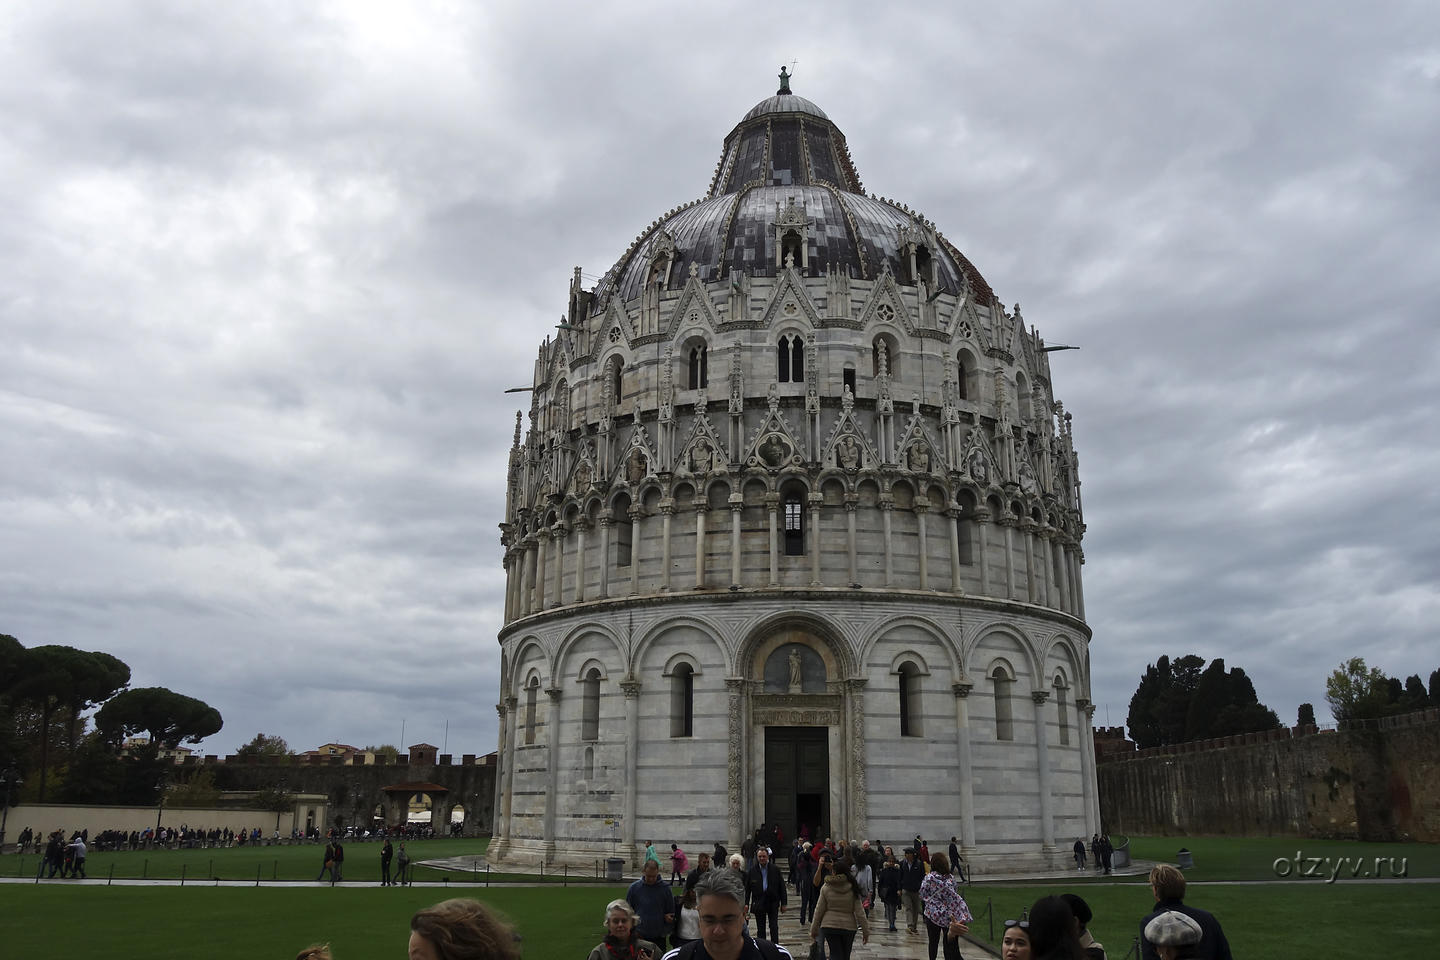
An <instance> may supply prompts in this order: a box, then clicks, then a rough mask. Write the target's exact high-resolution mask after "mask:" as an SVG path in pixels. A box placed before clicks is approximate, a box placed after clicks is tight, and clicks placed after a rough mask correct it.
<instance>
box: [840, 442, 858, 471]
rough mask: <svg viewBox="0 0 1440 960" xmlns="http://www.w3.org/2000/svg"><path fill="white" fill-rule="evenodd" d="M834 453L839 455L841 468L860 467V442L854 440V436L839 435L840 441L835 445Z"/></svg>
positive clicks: (855, 468) (852, 468)
mask: <svg viewBox="0 0 1440 960" xmlns="http://www.w3.org/2000/svg"><path fill="white" fill-rule="evenodd" d="M835 453H836V456H838V457H839V460H840V467H841V468H842V469H845V470H859V469H860V444H858V443H856V442H855V438H854V437H852V436H848V435H847V436H844V437H841V438H840V442H839V443H837V444H836V445H835Z"/></svg>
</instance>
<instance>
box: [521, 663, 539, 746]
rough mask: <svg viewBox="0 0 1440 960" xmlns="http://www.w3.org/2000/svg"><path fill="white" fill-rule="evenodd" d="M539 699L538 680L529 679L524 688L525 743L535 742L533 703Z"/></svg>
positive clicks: (535, 678) (534, 678)
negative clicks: (527, 684)
mask: <svg viewBox="0 0 1440 960" xmlns="http://www.w3.org/2000/svg"><path fill="white" fill-rule="evenodd" d="M539 697H540V678H539V677H531V678H530V684H529V686H527V687H526V688H525V742H526V743H527V744H529V743H534V742H535V725H536V720H535V702H536V700H538V699H539Z"/></svg>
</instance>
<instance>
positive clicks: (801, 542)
mask: <svg viewBox="0 0 1440 960" xmlns="http://www.w3.org/2000/svg"><path fill="white" fill-rule="evenodd" d="M804 555H805V506H804V504H802V503H801V502H800V501H799V499H797V498H792V499H789V500H786V501H785V556H787V557H803V556H804Z"/></svg>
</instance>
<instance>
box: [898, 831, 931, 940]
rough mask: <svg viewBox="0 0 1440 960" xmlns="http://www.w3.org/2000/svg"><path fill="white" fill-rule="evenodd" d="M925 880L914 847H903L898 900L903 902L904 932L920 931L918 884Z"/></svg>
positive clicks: (923, 869)
mask: <svg viewBox="0 0 1440 960" xmlns="http://www.w3.org/2000/svg"><path fill="white" fill-rule="evenodd" d="M924 880H925V865H924V864H922V863H921V862H920V860H919V858H918V857H917V856H916V853H915V848H914V847H906V848H905V859H904V860H902V861H900V900H901V902H902V903H904V904H905V932H906V933H919V932H920V926H919V925H920V916H921V910H922V907H921V905H920V884H921V883H922V882H924Z"/></svg>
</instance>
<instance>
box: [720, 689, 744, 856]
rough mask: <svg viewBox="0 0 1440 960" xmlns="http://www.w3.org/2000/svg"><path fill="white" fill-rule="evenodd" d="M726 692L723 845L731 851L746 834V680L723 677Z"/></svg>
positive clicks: (738, 845) (738, 847) (736, 848)
mask: <svg viewBox="0 0 1440 960" xmlns="http://www.w3.org/2000/svg"><path fill="white" fill-rule="evenodd" d="M725 692H726V694H727V695H728V697H729V702H728V704H727V716H728V718H729V729H728V731H727V733H728V739H729V744H728V750H727V753H726V757H725V785H726V791H725V806H726V810H725V813H726V826H727V827H728V828H729V834H730V836H729V837H728V838H726V839H727V843H726V846H728V847H729V848H730V849H731V850H739V849H740V840H741V838H742V837H744V836H745V833H746V831H745V809H744V800H743V798H744V795H745V723H744V709H743V708H744V697H745V681H744V680H743V679H741V678H739V677H726V678H725Z"/></svg>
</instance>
